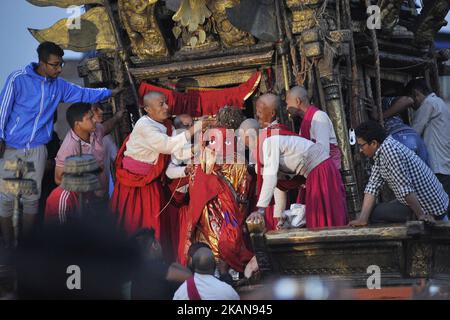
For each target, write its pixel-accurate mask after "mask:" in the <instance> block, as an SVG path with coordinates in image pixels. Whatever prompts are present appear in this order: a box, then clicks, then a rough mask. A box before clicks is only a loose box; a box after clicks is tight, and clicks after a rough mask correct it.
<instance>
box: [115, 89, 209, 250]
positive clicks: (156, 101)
mask: <svg viewBox="0 0 450 320" xmlns="http://www.w3.org/2000/svg"><path fill="white" fill-rule="evenodd" d="M143 105H144V107H143V109H144V111H145V113H146V115H145V116H143V117H142V118H140V119H139V120H138V121H137V122H136V125H135V127H134V129H133V131H132V132H131V134H130V135H129V136H128V138H127V139H125V141H124V143H123V145H122V147H121V148H120V151H119V153H118V156H117V159H116V163H115V166H116V184H115V186H114V193H113V196H112V199H111V209H112V211H113V213H114V214H116V216H117V219H118V224H119V226H120V227H122V228H124V229H125V231H126V232H127V233H129V234H131V233H133V232H135V231H136V230H138V229H140V228H153V229H155V236H156V238H157V239H160V235H161V233H163V232H171V230H161V228H160V226H161V225H165V224H164V221H163V222H161V219H164V217H165V215H164V210H165V209H166V208H165V207H167V202H168V201H169V199H168V196H167V195H166V193H165V192H163V181H162V180H163V177H164V173H165V171H166V169H167V166H168V163H169V160H170V155H171V154H175V155H177V157H182V154H183V153H182V152H181V151H182V149H183V147H184V146H185V145H186V144H187V143H188V142H190V141H191V137H192V136H193V135H194V133H196V132H198V131H200V130H201V129H202V128H201V123H198V124H196V125H195V126H193V127H191V128H190V129H188V130H186V131H185V132H183V133H181V134H178V135H175V136H172V130H173V127H172V124H171V123H170V121H169V120H168V118H169V115H170V114H169V107H168V105H167V103H166V97H165V96H164V94H162V93H159V92H153V91H150V92H148V93H147V94H145V96H144V98H143ZM179 152H180V154H179V155H178V153H179ZM162 245H163V247H164V244H162Z"/></svg>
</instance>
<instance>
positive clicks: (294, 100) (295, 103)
mask: <svg viewBox="0 0 450 320" xmlns="http://www.w3.org/2000/svg"><path fill="white" fill-rule="evenodd" d="M309 105H310V101H309V97H308V91H306V89H305V88H304V87H301V86H295V87H293V88H291V89H290V90H289V91H288V92H287V94H286V106H287V110H288V112H289V113H290V114H291V115H301V114H303V113H305V112H306V109H308V107H309Z"/></svg>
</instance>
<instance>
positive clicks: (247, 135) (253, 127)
mask: <svg viewBox="0 0 450 320" xmlns="http://www.w3.org/2000/svg"><path fill="white" fill-rule="evenodd" d="M259 129H260V126H259V123H258V121H256V120H255V119H246V120H244V121H243V122H242V123H241V125H240V126H239V130H238V132H239V139H240V141H241V142H242V143H243V144H244V145H245V146H246V147H249V148H250V149H252V148H254V147H255V144H256V141H257V140H256V138H257V137H258V133H259Z"/></svg>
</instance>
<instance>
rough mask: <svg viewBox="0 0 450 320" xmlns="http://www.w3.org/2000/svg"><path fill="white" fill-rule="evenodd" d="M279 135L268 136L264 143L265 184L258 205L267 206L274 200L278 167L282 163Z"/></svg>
mask: <svg viewBox="0 0 450 320" xmlns="http://www.w3.org/2000/svg"><path fill="white" fill-rule="evenodd" d="M279 142H280V141H279V136H273V137H270V138H267V139H266V140H265V141H264V143H263V159H264V160H263V163H264V168H263V184H262V188H261V194H260V195H259V199H258V203H257V204H256V206H257V207H260V208H267V207H268V206H269V204H270V201H271V200H272V197H273V193H274V190H275V187H276V186H277V182H278V168H279V165H280V145H279Z"/></svg>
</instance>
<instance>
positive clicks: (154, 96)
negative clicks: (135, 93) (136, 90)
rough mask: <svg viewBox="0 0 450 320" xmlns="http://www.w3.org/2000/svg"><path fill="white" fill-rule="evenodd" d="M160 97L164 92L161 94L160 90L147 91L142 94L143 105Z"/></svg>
mask: <svg viewBox="0 0 450 320" xmlns="http://www.w3.org/2000/svg"><path fill="white" fill-rule="evenodd" d="M161 97H165V96H164V94H162V93H161V92H158V91H149V92H147V93H146V94H145V95H144V98H143V99H142V100H143V102H144V106H145V105H146V104H147V103H150V102H151V101H153V100H155V99H158V98H161Z"/></svg>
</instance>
